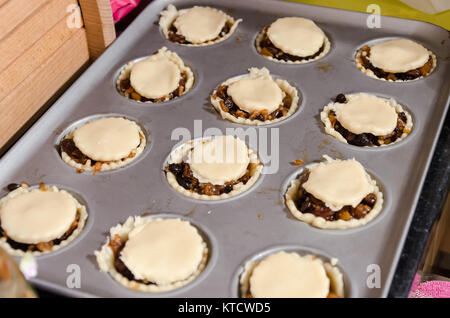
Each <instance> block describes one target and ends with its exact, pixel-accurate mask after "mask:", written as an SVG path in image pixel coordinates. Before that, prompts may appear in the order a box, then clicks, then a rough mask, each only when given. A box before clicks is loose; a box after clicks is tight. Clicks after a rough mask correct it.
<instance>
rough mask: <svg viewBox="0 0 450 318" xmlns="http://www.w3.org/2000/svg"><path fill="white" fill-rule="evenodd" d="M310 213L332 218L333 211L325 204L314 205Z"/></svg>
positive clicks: (326, 218)
mask: <svg viewBox="0 0 450 318" xmlns="http://www.w3.org/2000/svg"><path fill="white" fill-rule="evenodd" d="M312 213H313V214H314V215H315V216H319V217H322V218H324V219H325V220H331V219H333V215H334V211H333V210H331V209H330V208H327V207H325V206H315V207H314V210H313V211H312Z"/></svg>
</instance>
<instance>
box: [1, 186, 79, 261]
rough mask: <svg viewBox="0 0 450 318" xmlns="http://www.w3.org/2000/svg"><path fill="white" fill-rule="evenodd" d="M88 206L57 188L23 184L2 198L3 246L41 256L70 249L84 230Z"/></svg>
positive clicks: (18, 251) (14, 251)
mask: <svg viewBox="0 0 450 318" xmlns="http://www.w3.org/2000/svg"><path fill="white" fill-rule="evenodd" d="M87 216H88V214H87V211H86V207H85V206H84V205H82V204H81V203H80V202H79V201H78V200H77V199H76V198H75V197H74V196H72V195H71V194H70V193H69V192H67V191H65V190H61V189H58V188H57V187H56V186H46V185H45V184H43V183H42V184H41V185H40V187H38V188H33V189H30V188H29V187H28V185H26V184H22V185H21V186H20V187H18V188H17V189H15V190H13V191H11V192H10V193H9V194H8V195H6V196H5V197H3V198H1V199H0V247H2V248H4V249H5V250H6V251H7V252H8V253H10V254H11V255H17V256H21V255H24V254H25V253H32V254H33V255H40V254H44V253H49V252H53V251H56V250H58V249H60V248H61V247H64V246H66V245H67V244H69V243H70V242H71V241H73V240H74V239H75V238H76V237H77V236H78V235H79V234H80V232H81V231H82V230H83V228H84V225H85V224H86V220H87Z"/></svg>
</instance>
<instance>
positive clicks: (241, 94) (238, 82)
mask: <svg viewBox="0 0 450 318" xmlns="http://www.w3.org/2000/svg"><path fill="white" fill-rule="evenodd" d="M211 104H212V105H213V106H214V108H215V109H216V110H217V111H218V112H219V114H220V115H221V116H222V118H224V119H227V120H229V121H232V122H235V123H240V124H246V125H266V124H271V123H275V122H278V121H281V120H284V119H286V118H288V117H290V116H292V115H293V114H294V113H295V112H296V111H297V108H298V104H299V94H298V91H297V89H296V88H295V87H293V86H292V85H290V84H289V83H288V82H287V81H285V80H282V79H278V78H277V79H274V78H272V76H271V75H270V73H269V70H268V69H266V68H265V67H264V68H261V69H258V68H255V67H252V68H250V69H249V74H248V75H243V76H236V77H232V78H230V79H228V80H226V81H225V82H223V83H222V84H220V86H219V87H217V88H216V89H215V90H214V91H213V93H212V94H211Z"/></svg>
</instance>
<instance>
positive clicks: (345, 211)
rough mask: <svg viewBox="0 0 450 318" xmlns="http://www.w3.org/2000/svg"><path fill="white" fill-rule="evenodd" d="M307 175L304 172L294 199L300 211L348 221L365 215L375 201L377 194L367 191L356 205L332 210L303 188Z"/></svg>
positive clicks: (334, 219)
mask: <svg viewBox="0 0 450 318" xmlns="http://www.w3.org/2000/svg"><path fill="white" fill-rule="evenodd" d="M308 176H309V174H305V175H304V176H303V177H302V179H301V183H300V187H299V190H298V196H297V199H296V200H295V205H296V206H297V209H298V210H299V211H300V212H302V213H312V214H314V215H315V216H317V217H322V218H324V219H325V220H327V221H336V220H344V221H348V220H350V219H352V218H353V219H361V218H363V217H365V216H366V215H367V214H368V213H369V212H370V211H371V210H372V209H373V207H374V206H375V203H376V202H377V196H376V195H375V194H374V193H369V194H368V195H366V197H365V198H364V199H363V200H362V201H361V202H360V203H359V204H358V205H357V206H356V207H352V206H350V205H346V206H344V207H343V208H342V209H340V210H338V211H333V210H331V209H330V208H328V207H327V206H326V205H325V203H324V202H323V201H321V200H319V199H317V198H315V197H314V196H313V195H312V194H311V193H308V192H307V191H306V190H305V189H304V188H303V183H305V182H306V181H307V180H308Z"/></svg>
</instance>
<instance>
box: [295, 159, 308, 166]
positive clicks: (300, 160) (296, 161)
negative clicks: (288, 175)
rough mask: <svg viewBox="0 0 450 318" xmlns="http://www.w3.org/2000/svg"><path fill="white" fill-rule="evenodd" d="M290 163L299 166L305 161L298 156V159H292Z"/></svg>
mask: <svg viewBox="0 0 450 318" xmlns="http://www.w3.org/2000/svg"><path fill="white" fill-rule="evenodd" d="M292 163H293V164H294V165H296V166H301V165H302V164H304V163H305V161H304V160H303V159H302V158H298V159H295V160H294V161H292Z"/></svg>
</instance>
